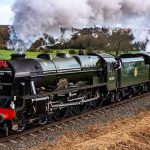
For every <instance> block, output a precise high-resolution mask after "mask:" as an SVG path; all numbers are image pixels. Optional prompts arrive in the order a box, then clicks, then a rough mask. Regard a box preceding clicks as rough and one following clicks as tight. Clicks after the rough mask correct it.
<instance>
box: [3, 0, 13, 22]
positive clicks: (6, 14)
mask: <svg viewBox="0 0 150 150" xmlns="http://www.w3.org/2000/svg"><path fill="white" fill-rule="evenodd" d="M14 1H15V0H0V25H10V24H12V22H13V12H12V9H11V7H12V5H13V3H14Z"/></svg>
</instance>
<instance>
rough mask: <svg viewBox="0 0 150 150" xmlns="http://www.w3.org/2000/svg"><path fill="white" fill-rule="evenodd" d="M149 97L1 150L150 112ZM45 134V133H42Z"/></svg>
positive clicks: (13, 149) (21, 149)
mask: <svg viewBox="0 0 150 150" xmlns="http://www.w3.org/2000/svg"><path fill="white" fill-rule="evenodd" d="M149 99H150V96H149V97H144V98H142V99H135V100H133V101H130V102H129V103H126V104H124V105H118V106H115V107H112V108H109V109H104V110H101V111H99V112H98V113H97V114H95V115H93V116H91V117H87V118H84V117H83V118H82V119H79V120H75V121H71V122H67V123H65V124H60V125H59V128H51V129H50V130H45V131H44V130H43V131H42V133H36V136H31V135H28V136H25V139H16V140H15V141H16V142H17V144H16V143H14V142H12V143H3V144H5V146H6V147H3V146H0V149H1V150H26V149H30V148H32V147H34V146H37V145H39V144H42V143H43V142H46V141H53V140H55V139H56V138H57V137H58V136H60V135H62V134H63V133H66V132H68V131H80V132H84V131H86V129H87V128H89V127H90V126H93V125H95V124H100V123H101V124H105V123H108V122H110V121H113V120H117V119H120V118H127V117H131V116H134V115H136V114H138V113H139V112H141V111H144V110H150V100H149ZM74 122H75V123H74ZM43 132H45V133H43Z"/></svg>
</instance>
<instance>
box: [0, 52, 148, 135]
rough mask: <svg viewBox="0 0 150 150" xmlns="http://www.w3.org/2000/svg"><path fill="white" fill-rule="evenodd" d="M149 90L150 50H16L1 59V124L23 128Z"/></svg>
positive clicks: (2, 125)
mask: <svg viewBox="0 0 150 150" xmlns="http://www.w3.org/2000/svg"><path fill="white" fill-rule="evenodd" d="M149 90H150V55H149V54H144V53H143V54H124V55H121V56H119V57H115V56H113V55H111V54H107V53H101V54H98V53H89V54H87V55H74V56H71V55H69V54H63V53H58V54H57V56H56V57H53V58H52V57H51V56H50V55H49V54H39V55H38V56H37V58H36V59H26V58H25V55H19V54H13V55H12V56H11V59H10V60H1V61H0V128H2V129H5V131H6V134H7V135H8V131H11V130H13V131H16V132H22V131H23V130H25V129H26V127H27V126H28V125H29V124H37V125H45V124H46V123H47V122H48V121H50V120H55V121H56V120H60V119H63V118H64V117H66V116H68V115H76V114H80V113H82V112H83V111H85V110H87V109H91V108H96V107H100V106H102V105H103V104H104V103H107V104H109V103H114V102H117V101H120V100H122V99H124V98H130V97H132V96H133V95H135V94H141V93H144V92H147V91H149Z"/></svg>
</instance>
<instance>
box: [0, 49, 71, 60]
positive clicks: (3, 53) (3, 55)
mask: <svg viewBox="0 0 150 150" xmlns="http://www.w3.org/2000/svg"><path fill="white" fill-rule="evenodd" d="M56 52H64V53H68V50H57V51H56V50H55V51H52V53H50V54H51V55H52V56H55V55H56ZM40 53H42V52H26V53H25V54H26V57H27V58H36V57H37V55H38V54H40ZM11 54H15V52H14V51H11V50H0V59H1V60H7V59H10V57H11Z"/></svg>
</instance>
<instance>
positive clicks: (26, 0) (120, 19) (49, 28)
mask: <svg viewBox="0 0 150 150" xmlns="http://www.w3.org/2000/svg"><path fill="white" fill-rule="evenodd" d="M13 12H14V14H15V17H14V22H13V26H14V30H15V32H14V30H13V31H12V34H11V37H10V41H11V42H10V44H9V46H10V47H11V48H15V49H16V50H18V49H19V50H20V51H23V50H24V49H27V48H29V47H30V46H31V44H32V43H33V42H34V41H35V40H36V39H37V38H38V37H40V36H42V34H43V33H47V34H50V35H52V36H55V37H59V35H60V27H75V28H83V27H90V26H94V25H100V26H109V27H116V26H117V25H118V24H120V25H121V26H122V27H130V28H131V29H133V30H134V32H133V33H135V36H136V39H138V41H146V40H150V35H149V29H150V1H149V0H111V1H110V0H16V1H15V3H14V5H13ZM143 29H144V33H143ZM140 31H141V32H140ZM14 39H19V42H18V41H17V42H13V40H14ZM22 42H23V43H24V47H23V48H20V45H22ZM148 48H149V46H148Z"/></svg>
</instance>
